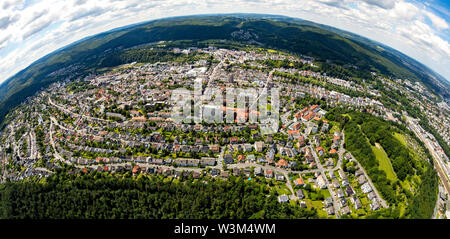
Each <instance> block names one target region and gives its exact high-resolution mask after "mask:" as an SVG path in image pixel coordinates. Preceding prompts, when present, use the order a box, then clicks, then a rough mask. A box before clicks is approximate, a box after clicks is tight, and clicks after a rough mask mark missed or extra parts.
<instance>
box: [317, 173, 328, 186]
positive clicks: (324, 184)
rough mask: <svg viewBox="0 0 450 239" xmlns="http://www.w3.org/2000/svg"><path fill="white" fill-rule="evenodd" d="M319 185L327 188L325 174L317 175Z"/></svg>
mask: <svg viewBox="0 0 450 239" xmlns="http://www.w3.org/2000/svg"><path fill="white" fill-rule="evenodd" d="M317 186H318V187H319V188H321V189H325V188H327V184H326V183H325V180H324V179H323V175H320V176H319V177H317Z"/></svg>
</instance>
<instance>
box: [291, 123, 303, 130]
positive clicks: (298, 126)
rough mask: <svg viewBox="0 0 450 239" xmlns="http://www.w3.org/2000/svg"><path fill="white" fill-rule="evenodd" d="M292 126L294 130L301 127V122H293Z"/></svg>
mask: <svg viewBox="0 0 450 239" xmlns="http://www.w3.org/2000/svg"><path fill="white" fill-rule="evenodd" d="M293 128H294V130H299V129H301V128H302V123H297V124H295V125H294V127H293Z"/></svg>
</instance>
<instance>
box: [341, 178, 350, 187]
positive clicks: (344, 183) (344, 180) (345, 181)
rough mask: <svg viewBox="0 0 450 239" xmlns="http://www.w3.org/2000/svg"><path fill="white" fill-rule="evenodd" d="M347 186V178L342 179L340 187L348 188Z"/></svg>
mask: <svg viewBox="0 0 450 239" xmlns="http://www.w3.org/2000/svg"><path fill="white" fill-rule="evenodd" d="M348 185H350V183H349V182H348V179H347V178H345V179H343V180H342V186H344V187H345V186H348Z"/></svg>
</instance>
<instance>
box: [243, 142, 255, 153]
mask: <svg viewBox="0 0 450 239" xmlns="http://www.w3.org/2000/svg"><path fill="white" fill-rule="evenodd" d="M244 150H245V152H252V150H253V147H252V145H251V144H244Z"/></svg>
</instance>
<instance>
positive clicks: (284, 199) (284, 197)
mask: <svg viewBox="0 0 450 239" xmlns="http://www.w3.org/2000/svg"><path fill="white" fill-rule="evenodd" d="M278 202H280V203H286V202H289V197H288V196H287V195H286V194H283V195H280V196H278Z"/></svg>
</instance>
